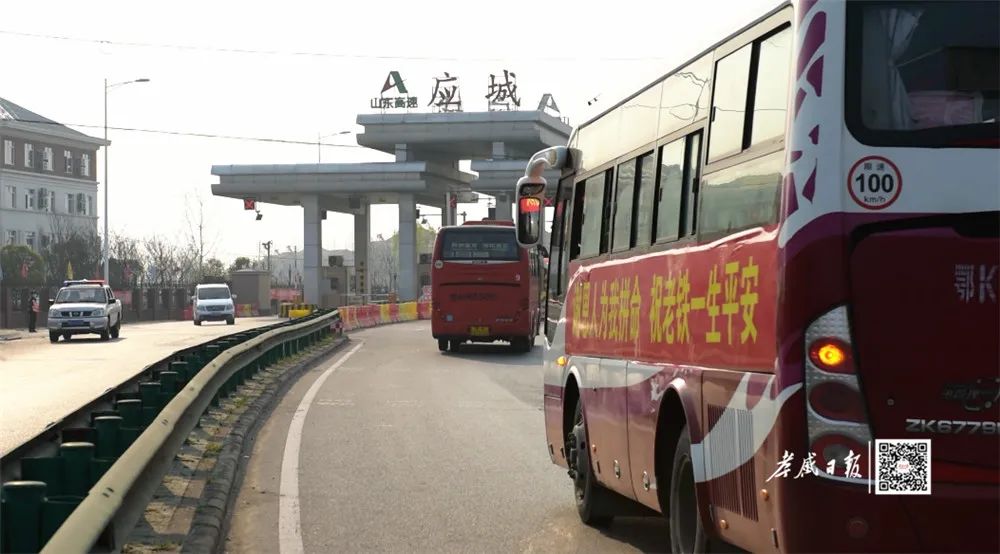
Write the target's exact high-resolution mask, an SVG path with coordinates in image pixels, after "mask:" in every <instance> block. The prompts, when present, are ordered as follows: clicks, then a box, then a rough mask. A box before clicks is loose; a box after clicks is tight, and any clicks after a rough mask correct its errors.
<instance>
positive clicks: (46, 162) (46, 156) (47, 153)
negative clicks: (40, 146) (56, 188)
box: [42, 146, 55, 171]
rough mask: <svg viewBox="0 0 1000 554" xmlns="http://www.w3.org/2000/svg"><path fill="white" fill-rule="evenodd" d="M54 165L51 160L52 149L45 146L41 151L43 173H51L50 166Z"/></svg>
mask: <svg viewBox="0 0 1000 554" xmlns="http://www.w3.org/2000/svg"><path fill="white" fill-rule="evenodd" d="M54 164H55V162H54V161H53V160H52V147H51V146H46V147H45V149H44V150H42V168H43V169H45V171H52V166H53V165H54Z"/></svg>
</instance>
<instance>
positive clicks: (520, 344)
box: [510, 337, 532, 352]
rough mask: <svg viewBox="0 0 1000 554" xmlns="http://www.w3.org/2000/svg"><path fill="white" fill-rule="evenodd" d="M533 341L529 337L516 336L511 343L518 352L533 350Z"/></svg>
mask: <svg viewBox="0 0 1000 554" xmlns="http://www.w3.org/2000/svg"><path fill="white" fill-rule="evenodd" d="M531 342H532V341H531V339H529V338H528V337H515V338H514V340H512V341H510V345H511V346H512V347H513V348H514V350H515V351H517V352H531Z"/></svg>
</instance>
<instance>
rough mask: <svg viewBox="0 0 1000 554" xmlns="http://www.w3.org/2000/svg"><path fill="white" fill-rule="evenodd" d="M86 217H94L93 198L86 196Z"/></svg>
mask: <svg viewBox="0 0 1000 554" xmlns="http://www.w3.org/2000/svg"><path fill="white" fill-rule="evenodd" d="M87 215H94V197H93V196H90V195H89V194H88V195H87Z"/></svg>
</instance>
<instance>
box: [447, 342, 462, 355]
mask: <svg viewBox="0 0 1000 554" xmlns="http://www.w3.org/2000/svg"><path fill="white" fill-rule="evenodd" d="M461 345H462V341H460V340H450V341H448V350H450V351H451V352H452V353H455V352H458V349H459V347H461Z"/></svg>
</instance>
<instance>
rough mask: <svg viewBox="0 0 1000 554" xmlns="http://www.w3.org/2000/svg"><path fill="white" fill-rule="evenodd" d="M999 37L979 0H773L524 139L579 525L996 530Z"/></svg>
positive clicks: (725, 533)
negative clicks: (544, 204) (637, 517)
mask: <svg viewBox="0 0 1000 554" xmlns="http://www.w3.org/2000/svg"><path fill="white" fill-rule="evenodd" d="M704 17H705V18H709V17H713V15H712V14H710V13H705V14H704ZM699 23H700V22H699V21H690V22H689V25H688V26H690V27H691V28H698V26H699ZM998 33H1000V3H998V2H995V1H989V2H967V1H959V0H954V1H944V2H930V1H927V2H924V1H874V0H871V1H849V2H844V1H841V0H801V1H798V0H796V1H794V2H787V3H784V4H782V5H780V6H778V7H777V8H776V9H774V10H773V11H771V12H770V13H767V14H765V15H763V16H762V17H761V18H759V19H758V20H756V21H754V22H752V23H750V24H749V25H747V26H746V27H744V28H742V29H740V30H739V31H738V32H737V33H735V34H733V35H731V36H729V37H727V38H725V39H723V40H722V41H720V42H718V43H716V44H715V45H714V46H712V47H711V48H710V49H708V50H707V51H705V52H703V53H702V54H700V55H698V56H696V57H695V58H694V59H692V60H690V61H688V62H687V63H685V64H683V65H682V66H681V67H678V68H677V69H675V70H674V71H672V72H670V73H668V74H667V75H665V76H663V77H662V78H660V79H658V80H656V81H655V82H653V83H652V84H650V85H649V86H648V87H646V88H644V89H642V90H640V91H638V92H636V93H635V94H634V95H632V96H630V97H629V98H627V99H625V100H624V101H622V102H621V103H619V104H618V105H616V106H613V107H611V108H609V109H608V110H607V111H605V112H604V113H602V114H601V115H599V116H597V117H596V118H594V119H593V120H591V121H589V122H587V123H585V124H583V125H581V126H580V127H579V128H577V129H576V130H575V131H574V133H573V134H572V136H571V138H570V141H569V144H568V145H567V146H565V147H562V146H560V147H555V148H552V149H548V150H545V151H542V152H539V153H538V154H536V155H535V156H534V157H533V158H532V159H531V161H530V162H529V164H528V168H527V171H526V174H525V177H524V178H522V179H521V181H519V183H518V186H517V198H516V202H515V205H516V206H517V212H516V217H515V220H516V221H517V222H518V224H517V225H518V226H517V231H518V238H519V241H520V242H521V243H522V244H523V245H526V246H530V247H534V245H536V244H538V242H539V240H540V236H541V233H540V232H539V229H540V228H541V227H542V225H541V223H540V222H539V220H538V215H537V202H538V198H539V197H540V195H542V194H546V191H545V189H546V188H548V189H549V190H548V191H547V194H554V195H555V196H556V202H555V211H554V216H553V224H552V232H551V247H550V249H549V254H550V255H551V261H550V263H549V279H548V285H547V303H546V311H547V313H546V326H545V345H546V348H545V355H544V396H543V398H544V400H543V402H544V406H545V425H546V435H547V445H548V452H549V455H550V456H551V459H552V461H553V462H554V463H555V464H558V465H560V466H562V467H565V468H567V469H568V470H569V474H570V476H571V477H572V478H573V486H574V490H575V496H576V505H577V509H578V512H579V515H580V518H581V519H582V520H583V521H584V522H586V523H588V524H592V525H603V524H607V523H608V521H609V520H611V519H612V518H613V517H615V516H617V515H621V514H623V513H624V512H623V509H622V506H623V505H624V506H633V507H634V506H635V504H636V503H637V504H641V505H644V506H646V507H648V508H650V509H652V510H655V511H657V512H660V513H661V514H663V515H664V516H666V517H667V520H668V522H669V539H667V537H666V536H665V537H664V540H665V541H667V540H669V542H670V545H671V550H672V551H673V552H702V551H706V550H711V549H712V547H713V546H715V545H717V544H718V543H719V541H724V542H727V543H731V544H733V545H736V546H738V547H740V548H742V549H744V550H748V551H750V552H885V551H892V552H918V551H919V552H946V551H950V552H954V551H962V552H997V551H998V550H1000V544H998V541H1000V532H998V527H997V522H998V521H1000V486H998V481H1000V479H998V477H1000V468H998V462H1000V456H998V453H1000V435H998V421H1000V373H998V368H1000V305H998V298H997V297H998V295H1000V269H998V264H1000V240H998V238H1000V156H998V152H997V147H998V146H1000V127H998V123H997V122H998V116H1000V104H998V93H1000V76H998V67H1000V60H998V52H1000V36H998ZM546 167H550V168H554V169H556V170H559V171H560V172H561V176H560V179H559V181H558V183H546V182H545V180H544V178H542V177H541V175H542V170H543V169H545V168H546ZM898 439H906V440H910V439H913V440H917V441H924V440H930V441H931V443H930V446H927V444H926V443H917V442H910V443H895V444H892V445H889V444H885V443H883V444H881V445H880V444H879V442H877V441H879V440H898ZM879 459H881V460H882V462H881V463H880V462H879ZM876 469H878V471H879V472H881V477H879V479H877V480H874V482H873V478H874V477H876V476H878V475H879V473H877V472H876ZM888 476H893V478H891V479H890V478H889V477H888ZM899 493H909V494H903V495H895V494H899ZM889 494H894V495H895V496H889ZM629 500H630V501H634V502H632V503H629V502H627V501H629Z"/></svg>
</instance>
